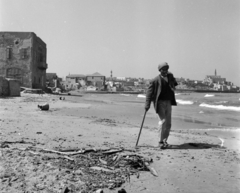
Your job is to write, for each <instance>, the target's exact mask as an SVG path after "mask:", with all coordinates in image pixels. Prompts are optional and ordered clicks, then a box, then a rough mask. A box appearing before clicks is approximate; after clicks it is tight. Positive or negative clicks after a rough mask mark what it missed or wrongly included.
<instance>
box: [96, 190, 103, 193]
mask: <svg viewBox="0 0 240 193" xmlns="http://www.w3.org/2000/svg"><path fill="white" fill-rule="evenodd" d="M96 193H104V192H103V190H102V189H98V190H97V191H96Z"/></svg>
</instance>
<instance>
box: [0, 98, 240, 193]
mask: <svg viewBox="0 0 240 193" xmlns="http://www.w3.org/2000/svg"><path fill="white" fill-rule="evenodd" d="M59 97H60V96H58V95H44V96H39V95H25V96H22V97H17V98H5V99H0V103H1V109H0V115H1V116H0V119H1V120H0V124H1V127H0V137H1V141H21V140H25V141H28V142H29V144H34V145H35V146H39V147H42V148H48V149H56V148H86V147H101V148H109V147H112V148H113V147H114V148H117V147H124V148H135V143H136V140H137V136H138V133H139V129H140V125H141V122H142V118H143V114H144V108H143V107H144V103H143V101H144V99H135V101H133V100H132V99H131V100H129V99H128V97H127V96H126V99H125V98H123V96H121V98H118V97H116V98H114V96H111V95H96V94H85V95H83V96H81V97H80V96H64V97H65V100H59ZM46 102H48V103H49V104H50V110H49V111H41V110H40V109H38V108H37V105H38V104H44V103H46ZM174 108H175V107H174ZM176 108H177V107H176ZM173 111H174V109H173ZM203 126H204V124H203ZM195 127H196V124H195V123H194V122H193V123H190V122H187V121H186V122H183V121H181V120H180V119H179V120H177V119H175V120H174V121H173V130H172V132H171V134H170V138H169V144H171V145H172V147H171V148H169V149H165V150H160V149H159V148H158V147H157V142H158V139H157V116H156V114H155V113H154V110H153V108H151V109H150V110H149V112H148V113H147V116H146V120H145V123H144V127H143V130H142V134H141V137H140V140H139V146H138V149H137V153H138V154H141V155H144V156H147V157H151V158H153V163H152V167H153V168H155V170H156V171H157V173H158V177H154V176H153V175H152V174H151V173H150V172H140V176H139V178H137V176H135V175H133V176H131V180H130V182H126V183H125V184H123V185H122V187H121V188H124V189H125V190H126V191H127V192H132V193H135V192H149V193H155V192H156V193H159V192H174V193H175V192H189V193H190V192H201V193H202V192H216V193H217V192H239V191H240V168H239V164H240V154H239V153H240V152H239V148H238V147H239V146H238V144H239V135H236V134H235V133H233V132H232V131H229V132H228V131H217V130H214V131H212V130H206V131H205V130H202V129H201V130H198V129H196V128H195ZM223 132H225V133H223ZM221 136H225V138H224V139H225V140H224V142H222V140H221V139H222V138H221ZM219 137H220V138H221V139H219ZM13 146H14V147H19V148H20V146H21V144H18V143H16V144H13ZM0 150H1V154H0V156H1V157H0V158H1V159H0V160H1V162H0V164H1V165H0V166H1V167H0V177H1V180H2V181H0V192H22V191H20V190H21V188H19V187H21V183H22V182H20V181H18V180H16V181H13V182H11V186H9V183H8V182H7V181H4V180H3V179H4V178H3V177H2V176H3V174H4V173H5V172H6V171H5V166H6V165H7V162H9V163H11V164H12V167H13V169H14V167H17V166H18V159H16V157H14V156H13V157H11V156H10V157H8V160H5V159H4V158H5V157H4V154H5V153H6V151H7V148H0ZM26 167H27V166H26ZM38 172H40V171H38ZM36 176H37V175H36ZM36 176H35V178H34V179H35V180H36V179H37V177H36ZM26 179H27V180H26V183H27V186H28V188H29V189H31V187H30V186H31V185H32V184H33V182H32V181H33V179H32V177H31V176H29V178H27V177H26ZM66 183H68V182H66ZM117 190H118V189H115V190H109V189H104V192H117ZM40 192H46V191H44V190H42V191H40ZM59 192H61V190H59Z"/></svg>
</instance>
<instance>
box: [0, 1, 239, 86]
mask: <svg viewBox="0 0 240 193" xmlns="http://www.w3.org/2000/svg"><path fill="white" fill-rule="evenodd" d="M0 31H23V32H34V33H36V35H37V36H38V37H40V38H41V39H42V40H43V41H44V42H45V43H46V44H47V63H48V66H49V68H48V69H47V72H56V73H57V74H58V76H59V77H64V76H66V75H68V74H69V73H70V74H92V73H95V72H99V73H101V74H103V75H105V76H107V77H108V76H110V71H111V70H112V71H113V76H118V77H136V78H138V77H143V78H147V79H149V78H153V77H155V76H156V75H158V70H157V66H158V64H159V63H160V62H164V61H166V62H168V63H169V65H170V69H169V70H170V71H171V72H173V73H174V74H175V77H184V78H189V79H194V80H203V79H204V78H205V76H206V75H214V71H215V69H217V74H218V75H220V76H222V77H224V78H227V80H228V81H232V82H233V83H235V84H236V85H238V86H240V54H239V53H240V52H239V51H240V1H239V0H0Z"/></svg>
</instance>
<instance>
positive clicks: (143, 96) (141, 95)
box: [137, 94, 146, 98]
mask: <svg viewBox="0 0 240 193" xmlns="http://www.w3.org/2000/svg"><path fill="white" fill-rule="evenodd" d="M137 97H139V98H146V96H145V95H143V94H139V95H138V96H137Z"/></svg>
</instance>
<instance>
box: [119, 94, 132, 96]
mask: <svg viewBox="0 0 240 193" xmlns="http://www.w3.org/2000/svg"><path fill="white" fill-rule="evenodd" d="M120 95H122V96H131V95H130V94H120Z"/></svg>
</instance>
